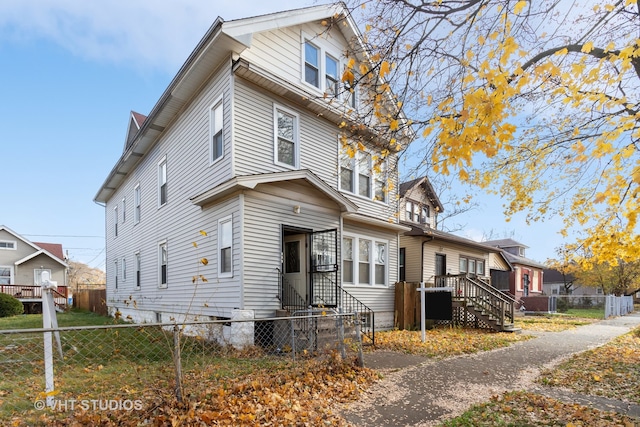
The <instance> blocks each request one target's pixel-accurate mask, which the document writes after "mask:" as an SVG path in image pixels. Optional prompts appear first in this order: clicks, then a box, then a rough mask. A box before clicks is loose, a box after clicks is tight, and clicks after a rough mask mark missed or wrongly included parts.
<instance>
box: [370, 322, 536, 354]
mask: <svg viewBox="0 0 640 427" xmlns="http://www.w3.org/2000/svg"><path fill="white" fill-rule="evenodd" d="M425 338H426V339H425V342H422V332H421V331H406V330H403V331H397V330H394V331H384V332H378V333H376V346H375V349H376V350H389V351H398V352H402V353H410V354H418V355H422V356H427V357H435V358H442V357H450V356H457V355H460V354H468V353H477V352H479V351H486V350H493V349H496V348H500V347H507V346H509V345H511V344H513V343H515V342H518V341H524V340H527V339H529V338H532V337H531V336H530V335H524V334H514V333H508V332H491V331H484V330H480V329H466V328H455V327H454V328H450V327H446V328H436V329H431V330H428V331H426V334H425Z"/></svg>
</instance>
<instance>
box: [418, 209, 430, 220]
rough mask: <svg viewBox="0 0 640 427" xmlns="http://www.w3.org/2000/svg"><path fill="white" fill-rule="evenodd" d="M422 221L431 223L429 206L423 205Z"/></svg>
mask: <svg viewBox="0 0 640 427" xmlns="http://www.w3.org/2000/svg"><path fill="white" fill-rule="evenodd" d="M420 222H421V223H423V224H427V223H429V206H422V215H420Z"/></svg>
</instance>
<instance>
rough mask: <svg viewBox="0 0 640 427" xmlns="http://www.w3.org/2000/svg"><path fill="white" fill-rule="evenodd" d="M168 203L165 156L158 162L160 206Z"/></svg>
mask: <svg viewBox="0 0 640 427" xmlns="http://www.w3.org/2000/svg"><path fill="white" fill-rule="evenodd" d="M166 203H167V157H166V156H165V157H163V158H162V160H160V163H158V206H159V207H160V206H164V205H165V204H166Z"/></svg>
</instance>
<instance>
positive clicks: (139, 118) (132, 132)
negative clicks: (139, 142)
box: [123, 111, 147, 152]
mask: <svg viewBox="0 0 640 427" xmlns="http://www.w3.org/2000/svg"><path fill="white" fill-rule="evenodd" d="M146 118H147V116H145V115H143V114H140V113H136V112H135V111H132V112H131V115H130V116H129V126H128V127H127V138H126V140H125V142H124V150H123V151H124V152H126V151H127V150H128V149H129V147H131V144H133V139H134V138H135V136H136V135H137V134H138V131H139V130H140V128H141V127H142V124H143V123H144V121H145V120H146Z"/></svg>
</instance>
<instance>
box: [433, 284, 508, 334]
mask: <svg viewBox="0 0 640 427" xmlns="http://www.w3.org/2000/svg"><path fill="white" fill-rule="evenodd" d="M435 283H436V286H437V287H450V288H451V289H452V297H453V299H454V300H457V301H460V302H462V304H463V305H464V306H473V307H475V309H476V310H479V311H482V312H486V313H487V314H489V315H490V316H492V317H493V318H495V319H496V320H497V321H498V322H500V324H501V325H503V326H504V325H505V324H508V323H513V321H514V317H515V306H516V300H515V299H514V298H513V297H511V296H509V295H507V294H505V293H503V292H501V291H499V290H498V289H496V288H494V287H493V286H491V285H490V284H488V283H486V282H485V281H484V280H479V279H478V278H474V277H472V276H470V275H467V274H458V275H447V276H437V277H436V282H435Z"/></svg>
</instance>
